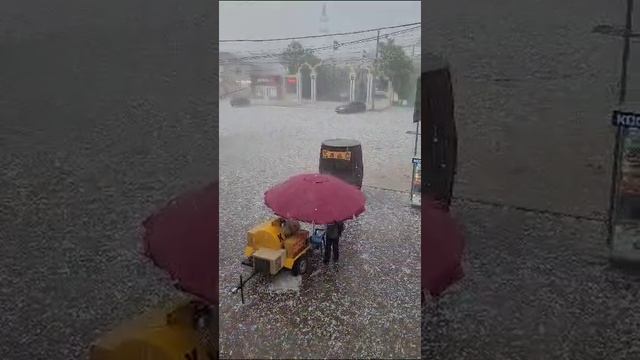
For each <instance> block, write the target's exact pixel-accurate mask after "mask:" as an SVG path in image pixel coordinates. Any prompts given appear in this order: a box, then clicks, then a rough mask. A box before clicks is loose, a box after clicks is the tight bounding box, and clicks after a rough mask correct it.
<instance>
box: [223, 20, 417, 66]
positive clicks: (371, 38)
mask: <svg viewBox="0 0 640 360" xmlns="http://www.w3.org/2000/svg"><path fill="white" fill-rule="evenodd" d="M419 28H420V26H416V27H412V28H409V29H403V30H399V31H395V32H391V33H388V34H385V36H387V37H388V36H391V35H396V34H402V33H406V32H409V31H413V30H416V29H419ZM377 38H378V36H373V37H368V38H363V39H358V40H354V41H348V42H345V43H341V44H340V47H343V46H348V45H354V44H361V43H364V42H368V41H373V40H376V39H377ZM328 49H333V45H328V46H321V47H317V48H312V49H308V51H310V52H312V53H316V52H318V51H322V50H328ZM280 56H282V53H271V54H265V55H256V56H246V57H239V58H236V59H228V60H223V61H220V64H222V65H224V64H229V63H233V62H238V61H247V60H257V59H264V58H272V57H280Z"/></svg>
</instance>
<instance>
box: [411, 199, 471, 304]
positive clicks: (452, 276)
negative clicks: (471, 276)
mask: <svg viewBox="0 0 640 360" xmlns="http://www.w3.org/2000/svg"><path fill="white" fill-rule="evenodd" d="M421 232H422V251H421V252H422V289H423V290H426V291H428V292H429V293H430V294H431V296H434V297H437V296H440V294H441V293H442V292H443V291H445V290H446V289H447V288H448V287H449V286H451V285H453V284H454V283H456V282H457V281H458V280H460V279H462V277H463V276H464V272H463V270H462V265H461V262H462V253H463V251H464V238H463V236H462V232H461V231H460V228H459V227H458V224H457V223H456V222H455V220H454V219H453V218H452V217H451V214H450V213H449V212H447V211H445V210H443V209H442V207H440V206H438V205H437V203H435V202H434V201H431V200H430V199H428V198H427V196H426V195H424V194H423V196H422V230H421Z"/></svg>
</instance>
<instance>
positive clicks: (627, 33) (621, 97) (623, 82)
mask: <svg viewBox="0 0 640 360" xmlns="http://www.w3.org/2000/svg"><path fill="white" fill-rule="evenodd" d="M632 19H633V0H627V12H626V24H625V29H624V42H623V48H622V70H621V71H620V88H619V92H618V106H622V105H623V104H624V103H625V101H626V97H627V66H628V63H629V53H630V51H631V49H630V44H629V41H630V38H631V36H632V34H633V25H632ZM625 134H626V131H625V129H623V127H622V126H618V127H617V128H616V138H615V150H614V152H613V176H612V177H613V179H612V181H611V191H610V194H609V198H610V200H609V217H608V219H607V220H608V221H607V226H608V230H609V234H608V237H607V242H608V243H609V245H611V244H612V237H613V212H614V211H615V209H616V205H617V204H616V201H615V200H616V199H615V197H616V192H617V182H618V179H619V175H618V172H619V171H618V169H619V166H620V164H619V162H620V161H619V160H620V159H619V158H618V155H619V153H620V151H621V149H620V148H621V147H622V144H621V142H622V141H623V140H624V139H623V137H624V136H625Z"/></svg>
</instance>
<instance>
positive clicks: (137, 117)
mask: <svg viewBox="0 0 640 360" xmlns="http://www.w3.org/2000/svg"><path fill="white" fill-rule="evenodd" d="M207 3H208V4H210V5H206V4H207ZM58 5H59V6H58ZM58 5H56V6H53V5H52V4H51V3H46V2H42V1H35V2H34V1H25V2H22V1H19V2H2V3H1V4H0V10H1V11H0V17H1V18H2V20H0V53H1V54H2V56H0V82H1V83H2V84H3V85H2V86H1V87H0V119H1V120H0V169H1V170H0V254H1V255H2V256H0V314H1V315H0V358H1V359H7V360H33V359H60V360H70V359H84V358H86V357H87V350H88V347H89V344H90V342H91V341H93V340H94V339H96V338H97V337H98V336H99V335H100V334H101V333H103V332H105V331H107V330H109V329H112V328H113V327H115V326H116V325H118V324H119V323H121V322H122V321H124V320H126V319H130V318H131V317H132V316H135V315H138V314H140V313H142V312H144V311H146V310H149V309H151V308H155V307H156V306H164V305H165V304H166V302H168V301H171V300H173V299H174V298H175V297H180V293H179V292H178V291H177V290H175V289H173V288H172V287H171V282H170V281H169V279H168V277H167V276H166V274H164V273H163V272H162V271H160V270H158V269H156V268H155V267H154V266H153V265H152V264H151V263H150V262H148V261H145V259H144V257H143V256H142V255H141V253H140V251H139V250H140V247H139V245H140V235H141V231H140V230H141V225H140V222H141V221H142V220H144V219H145V217H146V216H148V215H149V214H150V213H151V212H152V211H154V210H155V209H156V208H157V207H160V206H163V205H164V204H165V203H166V201H167V200H168V199H170V198H171V197H172V196H175V195H177V194H179V193H181V192H182V191H185V190H187V189H189V188H191V187H194V186H201V185H203V184H206V183H208V182H209V181H211V179H214V178H215V177H216V176H217V170H218V168H217V167H218V165H217V132H216V130H217V124H216V121H215V118H214V115H213V114H216V113H217V111H218V110H217V106H216V104H215V102H214V101H215V100H216V98H215V94H212V93H213V91H212V90H211V89H212V88H214V86H217V85H215V84H216V83H217V79H215V78H213V77H210V78H207V77H206V76H205V77H203V73H208V74H217V72H218V69H217V66H216V57H215V53H213V52H209V49H208V46H207V44H209V43H210V42H209V41H210V39H211V36H212V35H211V34H213V33H214V31H215V29H217V23H216V22H214V20H209V21H200V20H202V19H200V20H198V21H199V22H198V25H196V24H195V23H194V20H195V19H196V18H195V17H194V16H195V15H194V14H207V13H209V14H213V7H214V6H215V4H214V3H212V2H209V1H206V2H205V1H202V2H201V3H200V4H198V1H193V2H189V3H188V4H187V3H185V4H182V5H181V7H180V9H179V10H178V9H176V6H175V3H173V2H172V3H169V2H163V1H158V2H155V3H154V6H153V7H148V6H146V5H145V4H143V3H140V2H132V1H120V0H115V1H112V2H110V3H109V4H106V3H103V4H98V3H93V4H91V5H88V4H87V3H86V2H82V4H81V2H79V1H70V2H65V4H58ZM213 17H215V16H212V18H213ZM204 19H206V17H205V18H204ZM5 20H6V21H5ZM209 23H211V26H210V27H209ZM177 44H179V45H177ZM209 64H210V65H209ZM209 95H211V96H209Z"/></svg>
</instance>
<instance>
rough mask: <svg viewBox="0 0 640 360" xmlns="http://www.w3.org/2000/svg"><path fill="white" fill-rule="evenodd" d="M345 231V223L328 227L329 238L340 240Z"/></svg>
mask: <svg viewBox="0 0 640 360" xmlns="http://www.w3.org/2000/svg"><path fill="white" fill-rule="evenodd" d="M343 231H344V223H341V222H340V223H333V224H330V225H329V226H327V238H329V239H339V238H340V236H342V232H343Z"/></svg>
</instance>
